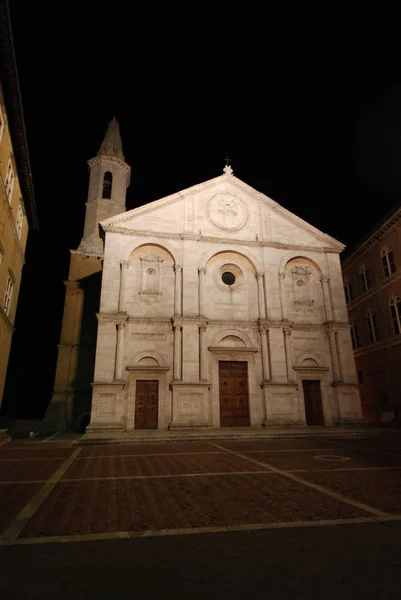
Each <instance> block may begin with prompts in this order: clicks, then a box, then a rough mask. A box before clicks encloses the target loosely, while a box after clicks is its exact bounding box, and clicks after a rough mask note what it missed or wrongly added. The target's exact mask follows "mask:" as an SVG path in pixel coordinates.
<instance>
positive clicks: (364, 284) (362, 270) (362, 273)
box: [359, 265, 372, 292]
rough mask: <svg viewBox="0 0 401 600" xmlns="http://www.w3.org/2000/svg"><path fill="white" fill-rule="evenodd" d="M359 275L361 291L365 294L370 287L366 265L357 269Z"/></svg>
mask: <svg viewBox="0 0 401 600" xmlns="http://www.w3.org/2000/svg"><path fill="white" fill-rule="evenodd" d="M359 274H360V277H361V284H362V291H363V292H367V291H368V290H369V289H370V288H371V287H372V284H371V282H370V272H369V269H368V267H367V266H366V265H361V268H360V269H359Z"/></svg>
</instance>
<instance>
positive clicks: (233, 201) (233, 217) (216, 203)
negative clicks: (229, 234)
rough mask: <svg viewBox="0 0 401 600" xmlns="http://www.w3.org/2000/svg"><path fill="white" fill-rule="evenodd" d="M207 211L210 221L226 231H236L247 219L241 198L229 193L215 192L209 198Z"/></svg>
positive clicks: (245, 208)
mask: <svg viewBox="0 0 401 600" xmlns="http://www.w3.org/2000/svg"><path fill="white" fill-rule="evenodd" d="M207 213H208V216H209V219H210V220H211V222H212V223H213V224H214V225H216V227H219V228H220V229H225V230H226V231H238V230H239V229H242V227H244V226H245V224H246V222H247V220H248V209H247V207H246V205H245V203H244V202H242V200H240V199H239V198H237V197H236V196H232V195H231V194H222V193H220V194H216V195H215V196H212V198H210V200H209V204H208V207H207Z"/></svg>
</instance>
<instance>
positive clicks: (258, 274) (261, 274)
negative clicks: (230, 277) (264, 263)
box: [255, 271, 265, 279]
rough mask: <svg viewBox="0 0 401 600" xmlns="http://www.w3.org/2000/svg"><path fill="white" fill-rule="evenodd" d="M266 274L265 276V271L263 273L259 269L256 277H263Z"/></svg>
mask: <svg viewBox="0 0 401 600" xmlns="http://www.w3.org/2000/svg"><path fill="white" fill-rule="evenodd" d="M264 276H265V274H264V273H262V272H261V271H257V272H256V273H255V277H256V279H263V277H264Z"/></svg>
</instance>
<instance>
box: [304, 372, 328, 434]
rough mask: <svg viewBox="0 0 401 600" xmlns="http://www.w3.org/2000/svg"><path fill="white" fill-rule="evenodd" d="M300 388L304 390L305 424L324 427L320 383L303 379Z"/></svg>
mask: <svg viewBox="0 0 401 600" xmlns="http://www.w3.org/2000/svg"><path fill="white" fill-rule="evenodd" d="M302 387H303V390H304V399H305V413H306V423H307V424H308V425H324V418H323V406H322V394H321V391H320V381H316V380H314V379H304V380H303V381H302Z"/></svg>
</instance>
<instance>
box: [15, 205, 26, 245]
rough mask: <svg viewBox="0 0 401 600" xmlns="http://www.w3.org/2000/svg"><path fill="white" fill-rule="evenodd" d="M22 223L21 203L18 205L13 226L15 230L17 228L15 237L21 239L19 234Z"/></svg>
mask: <svg viewBox="0 0 401 600" xmlns="http://www.w3.org/2000/svg"><path fill="white" fill-rule="evenodd" d="M23 222H24V211H23V209H22V205H21V202H20V203H19V204H18V210H17V222H16V224H15V226H16V228H17V235H18V237H19V238H20V237H21V232H22V223H23Z"/></svg>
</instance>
